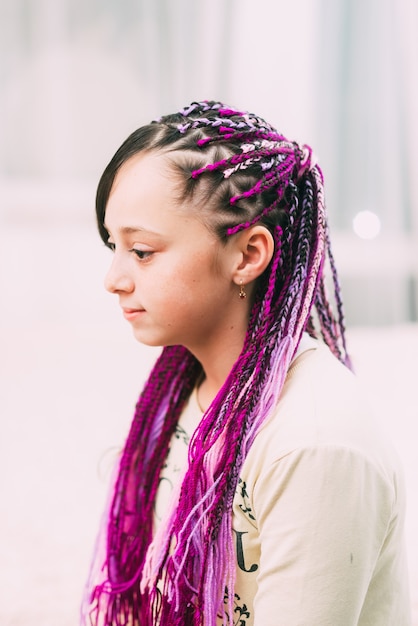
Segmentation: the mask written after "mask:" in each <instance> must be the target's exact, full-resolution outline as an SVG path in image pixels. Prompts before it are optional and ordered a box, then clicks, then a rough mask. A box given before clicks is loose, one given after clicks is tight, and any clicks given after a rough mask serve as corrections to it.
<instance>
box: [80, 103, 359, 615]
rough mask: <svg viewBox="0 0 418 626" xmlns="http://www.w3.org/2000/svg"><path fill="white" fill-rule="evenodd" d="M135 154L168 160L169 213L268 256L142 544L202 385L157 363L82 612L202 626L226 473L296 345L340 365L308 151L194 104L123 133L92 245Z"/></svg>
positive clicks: (222, 562)
mask: <svg viewBox="0 0 418 626" xmlns="http://www.w3.org/2000/svg"><path fill="white" fill-rule="evenodd" d="M139 152H150V153H151V152H154V153H155V152H161V153H164V154H165V155H166V156H167V157H168V158H169V160H170V162H171V164H172V166H173V168H175V171H176V173H177V174H178V176H179V177H180V180H181V191H180V192H179V193H180V197H179V200H180V201H188V202H190V203H192V204H194V205H195V206H196V210H199V211H200V212H201V213H202V217H203V219H204V220H205V221H206V222H207V223H208V226H209V227H210V228H212V229H213V230H214V231H215V232H216V233H217V235H218V236H219V238H220V240H221V241H227V240H228V238H229V237H232V236H233V235H234V234H235V233H237V232H239V231H241V230H243V229H246V228H249V227H250V226H251V225H253V224H256V223H260V224H264V225H265V226H266V227H267V228H268V229H269V230H270V232H271V233H272V236H273V239H274V243H275V247H274V254H273V257H272V260H271V262H270V264H269V266H268V268H267V269H266V270H265V272H264V274H263V275H262V276H261V277H260V278H259V279H258V284H257V289H256V292H255V296H254V302H253V305H252V308H251V313H250V319H249V324H248V330H247V334H246V338H245V343H244V347H243V349H242V352H241V354H240V356H239V358H238V360H237V361H236V362H235V364H234V366H233V368H232V370H231V372H230V374H229V376H228V378H227V380H226V381H225V383H224V385H223V387H222V388H221V389H220V391H219V392H218V394H217V396H216V398H215V399H214V401H213V402H212V404H211V406H210V407H209V408H208V410H207V411H206V413H205V414H204V416H203V418H202V420H201V422H200V424H199V426H198V427H197V429H196V431H195V433H194V435H193V437H192V440H191V442H190V446H189V456H188V465H187V468H186V470H185V474H184V478H183V480H182V482H181V485H180V486H179V492H178V498H177V502H176V503H174V504H173V505H172V508H171V510H170V512H169V514H168V516H167V519H166V520H165V522H164V523H163V524H162V525H161V527H160V529H159V530H158V533H157V536H156V537H153V536H152V523H153V506H154V501H155V497H156V493H157V488H158V484H159V478H160V471H161V468H162V466H163V464H164V462H165V459H166V456H167V453H168V448H169V444H170V440H171V437H172V434H173V432H174V430H175V427H176V424H177V422H178V420H179V417H180V415H181V412H182V409H183V407H184V405H185V402H186V400H187V399H188V397H189V396H190V394H191V392H192V390H193V388H194V387H195V385H196V383H197V381H198V379H199V376H200V375H201V373H202V371H201V366H200V363H199V362H198V361H197V360H196V359H195V357H194V356H193V355H192V354H191V353H190V352H189V351H188V350H187V349H186V348H184V347H182V346H169V347H166V348H164V350H163V351H162V353H161V356H160V357H159V359H158V360H157V362H156V364H155V366H154V368H153V370H152V372H151V374H150V376H149V379H148V381H147V383H146V385H145V387H144V390H143V392H142V394H141V395H140V397H139V400H138V403H137V406H136V410H135V415H134V419H133V422H132V426H131V429H130V432H129V435H128V438H127V441H126V444H125V448H124V451H123V454H122V456H121V460H120V464H119V467H118V472H117V476H116V480H115V485H114V489H113V493H112V497H111V501H110V505H109V511H108V516H107V520H106V526H107V528H106V529H105V530H106V533H105V534H106V539H105V542H104V544H103V554H102V553H101V551H100V549H99V550H98V553H97V563H96V565H97V569H98V571H99V576H97V573H96V574H95V575H94V576H93V577H92V578H91V581H90V590H89V594H88V598H87V603H88V605H89V606H88V611H87V612H88V614H89V616H90V622H89V623H91V624H94V625H96V626H99V625H102V626H110V625H115V626H124V625H127V624H129V625H131V626H139V625H140V626H151V625H153V624H160V625H161V626H167V625H170V626H180V625H182V626H184V624H191V625H196V626H198V625H203V624H205V626H215V624H216V623H217V620H218V619H221V620H222V619H223V623H229V620H230V618H229V617H228V616H232V613H233V598H234V577H235V556H234V547H233V541H232V501H233V498H234V494H235V491H236V488H237V483H238V479H239V474H240V470H241V467H242V464H243V462H244V460H245V458H246V456H247V453H248V451H249V449H250V447H251V445H252V443H253V441H254V438H255V436H256V435H257V432H258V431H259V429H260V427H261V426H262V425H263V424H264V423H265V421H266V420H267V419H268V417H269V416H270V414H271V409H272V407H274V406H275V405H276V404H277V401H278V399H279V396H280V393H281V390H282V387H283V384H284V381H285V377H286V373H287V370H288V367H289V364H290V362H291V360H292V357H293V355H294V353H295V351H296V349H297V347H298V344H299V341H300V339H301V336H302V333H303V332H304V331H307V332H309V334H310V335H312V336H315V337H317V336H318V335H322V337H323V339H324V341H325V343H326V344H327V345H328V346H329V348H330V349H331V351H332V352H333V353H334V355H335V356H336V357H337V358H338V359H339V360H340V361H341V362H343V363H345V364H346V365H347V366H350V362H349V357H348V354H347V350H346V344H345V338H344V321H343V311H342V301H341V293H340V287H339V284H338V278H337V272H336V269H335V264H334V259H333V256H332V254H331V249H330V241H329V237H328V227H327V220H326V215H325V205H324V191H323V176H322V173H321V170H320V169H319V167H318V165H317V164H316V163H315V161H314V157H313V154H312V151H311V149H310V148H309V147H308V146H306V145H303V146H301V145H299V144H297V143H295V142H292V141H289V140H287V139H286V138H285V137H284V136H283V135H281V134H280V133H278V132H277V131H276V130H275V129H274V128H273V127H271V126H270V125H269V124H268V123H267V122H266V121H264V120H263V119H261V118H259V117H257V116H255V115H253V114H250V113H247V112H242V111H237V110H235V109H231V108H229V107H227V106H225V105H224V104H222V103H220V102H213V101H204V102H194V103H192V104H191V105H190V106H188V107H186V108H184V109H183V110H181V111H180V112H179V113H176V114H174V115H168V116H164V117H162V118H161V119H159V120H158V121H155V122H152V123H151V124H149V125H147V126H143V127H142V128H140V129H139V130H137V131H135V132H134V133H133V134H132V135H131V136H130V137H128V139H127V140H126V141H125V142H124V143H123V144H122V146H121V147H120V148H119V150H118V151H117V152H116V154H115V155H114V157H113V159H112V160H111V161H110V163H109V165H108V166H107V168H106V169H105V171H104V173H103V176H102V178H101V180H100V183H99V186H98V191H97V203H96V208H97V220H98V227H99V232H100V235H101V237H102V239H103V241H104V242H105V243H106V242H107V240H108V233H107V231H106V228H105V226H104V216H105V211H106V204H107V200H108V197H109V194H110V191H111V188H112V184H113V181H114V178H115V176H116V174H117V172H118V170H119V168H120V167H121V166H122V165H123V164H124V163H125V162H126V161H127V160H128V159H129V158H130V157H132V156H134V155H135V154H138V153H139ZM326 264H327V265H328V266H329V267H330V275H331V280H330V284H331V291H332V300H330V298H329V296H328V295H327V289H326V284H325V273H324V267H325V265H326ZM334 310H335V314H334V312H333V311H334Z"/></svg>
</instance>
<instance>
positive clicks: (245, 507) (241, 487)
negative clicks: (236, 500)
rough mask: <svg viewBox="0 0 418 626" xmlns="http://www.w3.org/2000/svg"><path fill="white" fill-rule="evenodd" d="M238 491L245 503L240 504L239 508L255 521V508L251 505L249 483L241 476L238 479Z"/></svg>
mask: <svg viewBox="0 0 418 626" xmlns="http://www.w3.org/2000/svg"><path fill="white" fill-rule="evenodd" d="M237 493H238V495H239V496H240V497H241V498H242V500H243V504H240V505H239V508H240V509H241V511H242V512H243V513H244V514H245V515H247V516H248V517H249V518H250V520H252V521H253V522H255V517H254V515H253V510H252V508H251V506H250V498H249V497H248V492H247V483H245V482H244V481H243V480H242V479H241V478H239V479H238V487H237Z"/></svg>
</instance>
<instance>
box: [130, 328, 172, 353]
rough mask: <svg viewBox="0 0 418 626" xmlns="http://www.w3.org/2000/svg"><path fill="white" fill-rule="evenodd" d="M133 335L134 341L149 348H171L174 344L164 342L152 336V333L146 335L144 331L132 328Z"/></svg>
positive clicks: (156, 336) (160, 338)
mask: <svg viewBox="0 0 418 626" xmlns="http://www.w3.org/2000/svg"><path fill="white" fill-rule="evenodd" d="M132 331H133V335H134V337H135V339H136V340H137V341H138V342H139V343H141V344H142V345H144V346H149V347H150V348H165V346H173V345H175V342H172V341H171V342H170V341H164V339H163V338H162V337H161V336H160V337H158V335H155V334H154V335H153V334H152V333H147V332H144V331H140V330H138V329H135V328H132Z"/></svg>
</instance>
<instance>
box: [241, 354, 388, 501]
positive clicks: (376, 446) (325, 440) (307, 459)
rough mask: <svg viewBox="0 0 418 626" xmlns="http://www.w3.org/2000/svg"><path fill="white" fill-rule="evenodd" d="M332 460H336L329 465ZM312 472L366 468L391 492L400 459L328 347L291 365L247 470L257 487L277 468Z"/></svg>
mask: <svg viewBox="0 0 418 626" xmlns="http://www.w3.org/2000/svg"><path fill="white" fill-rule="evenodd" d="M328 461H332V463H331V465H329V466H328ZM295 463H297V464H302V466H303V467H304V468H305V469H306V471H307V472H309V471H321V468H322V467H325V466H328V467H331V466H332V465H335V464H337V465H339V466H340V467H341V470H342V472H344V471H347V472H350V471H351V472H353V471H355V470H356V468H357V469H358V471H359V472H362V471H363V470H364V467H365V466H367V467H369V468H370V470H372V471H373V472H375V473H376V476H377V475H379V476H380V478H381V479H382V480H383V482H384V483H386V484H387V486H388V487H390V489H391V490H392V489H393V488H394V484H395V483H396V481H397V476H398V474H399V473H400V469H399V465H398V460H397V457H396V454H395V453H394V451H393V449H392V447H391V445H390V442H389V441H388V439H387V437H386V436H385V433H384V432H383V431H382V430H381V428H380V427H379V424H378V421H377V419H376V417H375V415H374V414H373V411H372V409H371V406H370V404H369V401H368V398H367V394H366V393H365V391H364V390H363V388H362V386H361V385H360V384H359V382H358V380H357V379H356V377H355V376H354V374H353V373H352V372H351V371H350V370H348V369H347V368H346V367H345V366H344V365H342V364H341V363H340V362H339V361H338V360H337V359H336V358H335V357H334V356H333V355H332V354H331V352H330V351H329V350H328V348H326V347H325V346H322V345H321V346H319V347H318V348H317V349H314V350H308V351H305V352H303V353H302V354H301V355H300V356H299V357H298V358H297V359H296V361H294V363H293V364H292V366H291V368H290V370H289V374H288V376H287V379H286V383H285V386H284V388H283V392H282V395H281V397H280V400H279V402H278V404H277V406H276V407H275V408H274V410H273V411H272V414H271V418H270V419H269V420H268V421H267V422H266V424H265V425H264V426H263V427H262V428H261V430H260V432H259V433H258V435H257V436H256V438H255V440H254V443H253V446H252V448H251V449H250V451H249V453H248V455H247V459H246V461H245V462H244V466H243V472H242V473H243V475H244V476H245V477H246V479H247V482H249V483H253V484H255V482H257V480H259V479H260V478H261V476H262V475H267V474H269V473H270V471H271V468H273V467H274V468H275V470H274V471H275V473H276V476H277V474H278V473H279V474H280V473H284V474H287V472H289V471H293V470H292V467H293V468H294V464H295Z"/></svg>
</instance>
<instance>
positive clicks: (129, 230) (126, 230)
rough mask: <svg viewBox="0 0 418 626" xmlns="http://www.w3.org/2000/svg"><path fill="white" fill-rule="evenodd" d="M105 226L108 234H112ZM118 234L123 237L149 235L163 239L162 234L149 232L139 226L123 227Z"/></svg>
mask: <svg viewBox="0 0 418 626" xmlns="http://www.w3.org/2000/svg"><path fill="white" fill-rule="evenodd" d="M103 226H104V227H105V229H106V230H107V232H108V233H109V234H110V230H109V229H108V227H107V226H106V224H103ZM118 232H120V233H121V234H122V235H132V234H135V233H148V234H150V235H156V236H157V237H161V235H160V233H156V232H155V231H153V230H148V229H146V228H140V227H139V226H123V227H122V228H119V229H118Z"/></svg>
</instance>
